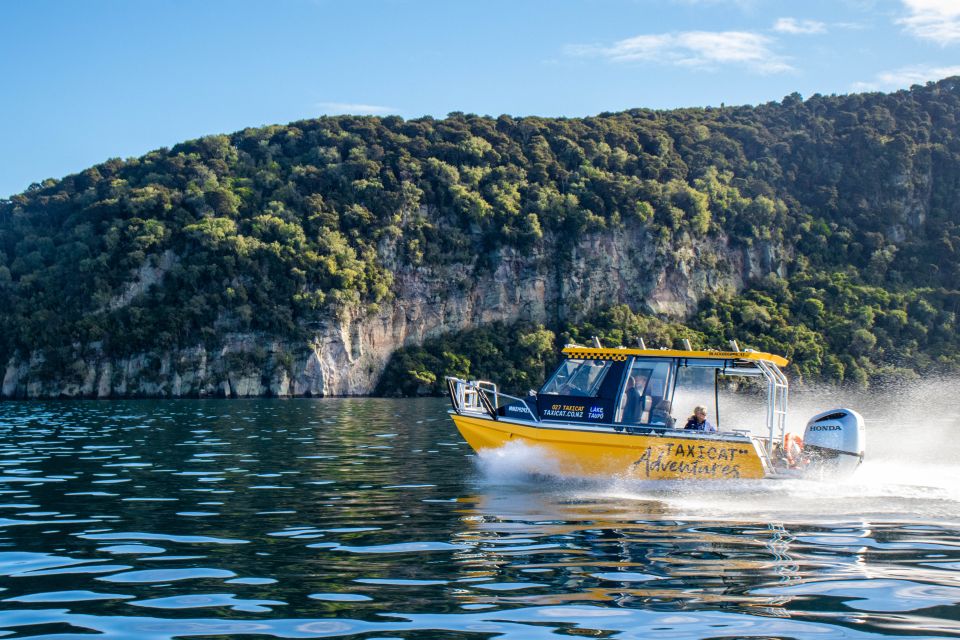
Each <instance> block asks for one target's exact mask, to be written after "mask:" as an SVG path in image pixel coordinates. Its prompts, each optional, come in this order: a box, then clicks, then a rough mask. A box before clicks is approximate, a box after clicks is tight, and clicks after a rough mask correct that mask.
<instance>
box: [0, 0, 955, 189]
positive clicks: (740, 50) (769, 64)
mask: <svg viewBox="0 0 960 640" xmlns="http://www.w3.org/2000/svg"><path fill="white" fill-rule="evenodd" d="M0 27H2V29H0V34H2V35H0V197H6V196H9V195H12V194H14V193H18V192H20V191H22V190H23V189H25V188H26V187H27V186H28V185H29V184H30V183H32V182H39V181H41V180H43V179H45V178H49V177H53V178H59V177H63V176H64V175H67V174H70V173H75V172H77V171H80V170H82V169H84V168H85V167H88V166H90V165H93V164H95V163H98V162H101V161H103V160H105V159H107V158H111V157H121V158H126V157H131V156H138V155H141V154H143V153H146V152H147V151H150V150H151V149H155V148H158V147H169V146H172V145H174V144H176V143H177V142H179V141H182V140H186V139H190V138H196V137H199V136H202V135H206V134H211V133H226V132H231V131H235V130H238V129H242V128H244V127H248V126H259V125H263V124H273V123H286V122H290V121H292V120H298V119H302V118H309V117H314V116H319V115H323V114H335V113H371V114H386V113H395V114H399V115H401V116H403V117H405V118H415V117H418V116H421V115H424V114H429V115H433V116H443V115H445V114H447V113H449V112H451V111H464V112H468V113H478V114H487V115H493V116H496V115H499V114H501V113H509V114H512V115H530V114H537V115H544V116H583V115H590V114H596V113H600V112H603V111H617V110H622V109H627V108H631V107H653V108H670V107H679V106H703V105H719V104H720V103H721V102H723V103H726V104H746V103H749V104H756V103H760V102H766V101H769V100H779V99H781V98H782V97H783V96H785V95H787V94H789V93H792V92H794V91H798V92H800V93H801V94H802V95H803V96H805V97H806V96H809V95H812V94H814V93H823V94H832V93H850V92H854V91H862V90H883V91H888V90H895V89H899V88H907V87H909V86H910V85H911V84H915V83H922V82H925V81H927V80H936V79H939V78H942V77H945V76H947V75H955V74H960V0H807V1H803V2H799V1H780V2H775V1H773V0H436V1H431V0H379V1H373V0H271V1H254V0H233V1H229V2H228V1H225V0H189V1H187V0H83V1H79V0H0Z"/></svg>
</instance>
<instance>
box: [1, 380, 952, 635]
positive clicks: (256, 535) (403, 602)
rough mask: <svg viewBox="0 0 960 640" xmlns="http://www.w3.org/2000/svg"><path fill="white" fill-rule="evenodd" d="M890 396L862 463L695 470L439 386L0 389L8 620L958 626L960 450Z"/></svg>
mask: <svg viewBox="0 0 960 640" xmlns="http://www.w3.org/2000/svg"><path fill="white" fill-rule="evenodd" d="M866 413H867V414H868V419H869V418H870V415H869V414H870V411H869V410H868V411H866ZM874 414H875V415H874V418H873V419H872V420H871V422H868V431H869V432H870V436H869V437H870V438H872V440H871V441H870V442H869V443H868V447H871V446H872V449H868V453H869V452H870V451H871V450H872V451H873V452H874V455H873V457H872V459H871V460H870V462H868V463H867V465H865V466H864V468H863V469H862V470H861V472H860V473H858V475H857V476H855V477H854V478H853V479H852V480H848V481H844V482H811V481H791V482H772V481H771V482H759V483H752V484H751V483H743V484H730V483H721V484H707V485H696V484H681V485H678V484H676V483H645V484H638V483H633V482H629V481H622V480H617V479H610V480H609V481H604V482H586V481H577V480H562V479H557V478H551V477H549V476H546V475H540V474H536V473H531V472H530V470H531V469H534V470H535V469H537V468H538V465H541V464H543V463H544V461H542V460H540V459H538V456H537V454H536V452H531V451H524V450H522V449H517V450H511V451H504V452H500V453H498V454H496V455H492V456H487V457H485V458H484V459H482V460H478V459H477V458H476V457H475V456H473V455H472V452H471V451H470V449H469V447H467V445H466V444H464V443H463V442H462V441H461V439H460V437H459V435H458V434H457V433H456V431H455V429H454V428H453V426H452V424H451V422H450V421H449V419H448V418H447V416H446V404H445V403H444V402H443V401H441V400H371V399H320V400H292V401H279V400H255V401H165V402H151V401H143V402H139V401H138V402H78V403H56V402H51V403H5V404H0V637H4V638H21V637H31V638H39V637H42V638H56V639H58V640H60V639H67V638H90V637H91V636H92V637H106V638H146V639H153V638H157V639H160V638H191V637H237V636H240V637H253V638H275V637H278V638H364V639H371V638H440V639H450V638H491V637H498V638H534V639H535V638H556V637H570V636H580V637H583V636H586V637H595V638H741V637H756V638H770V637H777V638H786V637H801V638H809V637H823V638H838V637H841V638H870V637H881V636H882V637H890V636H904V637H906V636H927V637H957V636H960V487H958V485H960V474H958V473H957V471H958V469H960V466H957V461H956V460H957V458H956V455H955V454H956V452H957V450H958V446H957V445H956V444H953V441H952V439H940V440H932V441H931V440H929V439H926V438H922V439H920V440H921V441H920V442H917V441H916V440H917V438H915V437H914V438H910V437H908V436H907V435H906V434H905V432H904V431H903V429H902V427H903V425H902V424H899V425H888V424H886V423H885V422H884V421H883V420H881V419H880V418H878V417H877V412H874ZM941 426H942V425H941ZM954 433H956V431H955V430H954ZM914 435H916V434H914Z"/></svg>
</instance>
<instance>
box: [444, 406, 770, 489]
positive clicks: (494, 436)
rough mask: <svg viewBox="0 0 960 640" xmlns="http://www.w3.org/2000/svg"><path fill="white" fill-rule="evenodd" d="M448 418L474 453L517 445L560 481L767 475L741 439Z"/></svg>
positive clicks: (754, 450)
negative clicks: (541, 459)
mask: <svg viewBox="0 0 960 640" xmlns="http://www.w3.org/2000/svg"><path fill="white" fill-rule="evenodd" d="M451 416H452V418H453V422H454V424H455V425H456V426H457V429H458V430H459V431H460V434H461V435H462V436H463V438H464V440H466V441H467V443H468V444H469V445H470V446H471V447H473V449H474V451H476V452H478V453H483V452H484V451H486V450H493V449H499V448H500V447H503V446H505V445H507V444H509V443H512V442H520V443H523V444H524V445H526V446H528V447H533V448H536V449H539V450H542V451H543V455H544V456H549V459H550V462H551V463H552V464H554V465H556V468H557V469H558V472H559V473H561V474H563V475H572V476H621V477H629V478H636V479H641V480H674V479H689V480H733V479H742V478H763V477H765V476H766V475H767V474H766V473H765V472H764V465H763V462H762V460H761V458H760V454H759V452H758V451H757V444H756V443H755V442H754V441H752V440H750V439H748V438H745V437H742V436H735V435H731V436H725V435H723V434H719V435H713V434H711V435H705V434H694V433H684V432H682V431H668V432H665V433H664V434H649V435H648V434H626V433H617V432H607V431H599V430H596V431H594V430H586V429H585V430H578V429H575V428H554V427H551V426H549V425H541V426H536V427H534V426H527V425H523V424H517V423H514V422H510V421H508V420H492V419H490V418H486V417H481V416H470V415H463V414H451Z"/></svg>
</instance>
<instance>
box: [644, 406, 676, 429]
mask: <svg viewBox="0 0 960 640" xmlns="http://www.w3.org/2000/svg"><path fill="white" fill-rule="evenodd" d="M650 423H651V424H662V425H666V426H667V427H670V428H671V429H672V428H673V425H674V424H675V423H676V420H674V419H673V416H671V415H670V401H669V400H664V399H663V398H654V402H653V409H652V410H651V411H650Z"/></svg>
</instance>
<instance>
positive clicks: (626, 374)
mask: <svg viewBox="0 0 960 640" xmlns="http://www.w3.org/2000/svg"><path fill="white" fill-rule="evenodd" d="M684 347H685V348H684V349H666V348H661V349H648V348H646V346H645V345H644V344H643V342H642V340H641V346H640V347H639V348H626V347H617V348H604V347H602V346H601V345H600V344H599V342H598V341H597V340H596V339H595V340H594V346H592V347H585V346H582V345H576V344H571V345H567V346H566V347H565V348H564V349H563V351H562V355H563V359H562V361H561V362H560V365H559V366H558V367H557V368H556V370H555V371H554V372H553V373H552V374H551V375H550V377H549V378H547V381H546V382H545V383H544V385H543V387H541V388H540V390H539V391H536V392H535V391H530V392H529V394H528V395H527V396H526V397H517V396H512V395H509V394H506V393H503V392H501V391H500V390H499V389H498V388H497V385H496V383H494V382H490V381H486V380H473V381H467V380H463V379H460V378H456V377H447V378H446V381H447V389H448V392H449V396H450V402H451V404H452V408H451V409H450V411H449V413H450V415H451V417H452V419H453V422H454V424H455V425H456V427H457V429H458V430H459V432H460V434H461V435H462V436H463V438H464V439H465V440H466V441H467V443H469V444H470V446H471V447H472V448H473V449H474V450H475V451H476V452H478V453H479V454H481V455H482V454H484V453H485V452H488V451H491V450H496V449H499V448H501V447H505V446H525V447H529V448H532V449H534V450H536V452H537V456H538V457H542V458H543V459H544V460H546V461H549V462H550V465H551V468H552V469H556V473H558V474H559V475H563V476H581V477H590V476H605V477H610V476H615V477H623V478H628V479H640V480H675V479H688V480H740V479H763V478H796V477H803V476H808V475H813V474H818V475H820V476H822V475H823V474H849V473H852V472H853V471H855V470H856V468H857V467H858V466H859V465H860V464H861V463H862V462H863V458H864V453H865V451H864V447H865V430H864V422H863V417H862V416H861V415H860V414H859V413H857V412H856V411H854V410H853V409H847V408H839V409H830V410H827V411H823V412H821V413H818V414H817V415H815V416H813V417H811V418H810V419H809V421H808V422H807V424H806V428H805V430H804V433H803V435H802V436H801V435H799V434H795V433H792V432H788V431H787V428H786V421H787V408H788V392H789V382H788V380H787V377H786V375H784V373H783V368H784V367H786V365H787V364H788V361H787V360H786V359H785V358H783V357H782V356H778V355H775V354H771V353H763V352H759V351H753V350H750V349H744V350H741V349H740V347H739V345H737V344H736V342H735V341H731V345H730V349H729V350H726V351H719V350H711V349H708V350H693V349H691V348H690V345H689V343H688V342H687V343H685V344H684ZM739 378H746V379H750V378H754V379H758V380H756V381H754V382H753V384H751V381H750V380H746V381H740V382H743V383H745V384H741V386H743V387H745V388H747V389H752V390H754V392H755V391H758V390H759V391H763V390H764V389H765V411H766V413H765V415H764V416H762V417H763V424H762V425H760V427H759V429H757V428H755V429H754V430H751V429H748V428H743V425H740V424H737V420H735V419H726V420H723V421H722V422H721V417H722V416H721V413H720V410H721V406H720V393H719V392H720V388H721V386H723V387H724V388H727V387H729V386H731V385H733V384H736V379H739ZM756 382H759V383H760V384H756ZM711 386H712V393H710V392H709V388H710V387H711ZM708 394H709V395H708ZM711 396H712V397H711ZM707 398H709V399H707ZM694 400H696V402H695V403H696V404H698V405H707V404H710V405H712V409H713V414H712V415H713V419H714V421H715V424H713V425H712V426H714V427H715V431H705V430H701V429H697V428H693V429H687V428H685V426H686V422H683V421H678V418H681V419H685V417H686V411H685V410H683V409H686V408H688V406H689V408H690V409H692V408H693V407H692V405H693V404H694ZM728 423H730V424H728ZM692 426H697V425H692ZM756 431H759V432H756Z"/></svg>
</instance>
